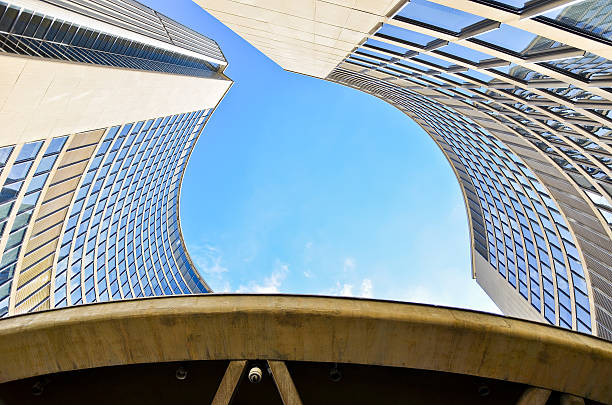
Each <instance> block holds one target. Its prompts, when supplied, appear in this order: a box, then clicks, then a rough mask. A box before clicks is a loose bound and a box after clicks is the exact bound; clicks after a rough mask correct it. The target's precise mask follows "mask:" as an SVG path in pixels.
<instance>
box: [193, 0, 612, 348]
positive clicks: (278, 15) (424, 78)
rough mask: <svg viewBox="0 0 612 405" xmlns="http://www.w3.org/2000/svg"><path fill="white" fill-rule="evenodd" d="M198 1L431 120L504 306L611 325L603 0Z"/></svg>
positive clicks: (488, 287)
mask: <svg viewBox="0 0 612 405" xmlns="http://www.w3.org/2000/svg"><path fill="white" fill-rule="evenodd" d="M196 3H198V4H200V5H201V7H202V8H204V9H206V10H207V11H209V12H210V13H211V14H212V15H213V16H215V17H217V18H218V19H219V20H220V21H221V22H223V23H225V24H226V25H227V26H228V27H229V28H231V29H233V30H234V31H235V32H236V33H238V34H239V35H241V36H242V37H243V38H244V39H245V40H247V41H248V42H250V43H251V44H253V45H254V46H255V47H257V48H259V49H260V50H261V51H262V52H264V53H265V54H266V55H267V56H268V57H270V58H271V59H272V60H274V61H275V62H276V63H278V64H279V65H280V66H281V67H283V68H284V69H285V70H287V71H291V72H295V73H300V74H305V75H309V76H312V77H315V78H319V79H325V80H329V81H334V82H336V83H340V84H344V85H348V86H350V87H354V88H356V89H359V90H361V91H364V92H367V93H369V94H372V95H375V96H377V97H379V98H381V99H383V100H384V101H387V102H390V103H391V104H393V105H395V106H396V107H397V108H399V109H400V110H402V111H403V112H404V113H406V114H407V115H408V116H409V117H410V118H412V119H413V120H415V121H416V122H417V123H419V125H421V127H423V128H424V129H425V131H426V132H427V133H428V134H429V135H430V136H431V137H432V138H433V139H434V140H435V141H436V143H437V144H438V145H439V146H440V147H441V149H442V150H443V152H444V154H445V155H446V156H447V158H448V159H449V161H450V163H451V166H453V170H454V172H455V174H458V177H459V178H460V179H461V180H460V183H461V186H462V193H463V194H464V197H465V199H466V205H467V206H469V207H470V208H469V209H470V210H471V212H470V215H469V216H468V217H469V219H470V221H471V224H470V227H471V230H470V232H471V245H472V253H473V255H472V256H473V270H472V273H473V275H476V278H477V281H478V282H479V284H481V286H482V287H483V288H484V289H485V291H486V292H487V294H488V295H489V296H491V297H492V298H493V300H494V302H496V303H497V305H498V306H499V307H500V308H502V310H503V311H504V312H505V313H508V314H515V315H521V316H527V317H528V318H530V319H540V320H545V321H546V322H549V323H552V324H556V325H562V326H564V327H567V328H571V329H574V330H580V331H584V332H589V333H594V334H597V335H599V336H602V337H605V338H607V339H612V228H611V225H612V176H611V174H610V173H611V170H612V163H611V161H610V157H609V156H610V155H611V154H612V149H611V146H610V144H609V141H608V140H609V139H610V136H612V124H611V123H612V120H611V119H610V111H612V110H611V108H612V96H610V93H609V92H608V91H607V90H606V88H607V87H609V85H610V83H611V81H612V62H611V61H610V59H611V58H612V42H610V40H609V34H610V32H611V27H612V20H611V19H610V15H609V13H608V12H607V11H606V10H607V7H608V6H609V5H608V4H607V2H606V1H605V0H583V1H577V2H576V1H567V2H558V1H552V0H551V1H548V0H545V1H542V2H538V4H535V3H533V4H532V3H526V4H525V5H524V6H522V7H520V6H518V5H516V4H515V3H512V5H510V4H504V3H502V2H494V1H486V0H484V1H480V2H473V1H468V0H458V1H455V0H429V1H428V0H412V1H388V2H359V3H356V4H354V5H353V6H351V7H349V6H347V5H343V4H337V3H334V4H328V3H324V2H314V3H308V4H306V3H303V4H302V3H300V4H299V5H298V4H279V3H276V2H271V1H262V2H258V3H257V4H246V3H245V2H243V1H241V0H230V1H213V2H199V1H198V0H196ZM453 155H454V156H453ZM455 158H456V159H455ZM478 255H480V257H478ZM474 258H476V260H474ZM480 259H482V260H480ZM479 261H480V262H481V263H480V265H479V264H478V262H479ZM496 277H497V278H496Z"/></svg>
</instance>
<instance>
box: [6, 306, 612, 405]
mask: <svg viewBox="0 0 612 405" xmlns="http://www.w3.org/2000/svg"><path fill="white" fill-rule="evenodd" d="M221 359H268V360H297V361H317V362H339V363H354V364H370V365H382V366H395V367H410V368H417V369H426V370H436V371H443V372H453V373H462V374H469V375H476V376H481V377H487V378H496V379H500V380H507V381H512V382H518V383H525V384H529V385H533V386H537V387H542V388H547V389H551V390H555V391H561V392H567V393H571V394H574V395H578V396H581V397H585V398H590V399H593V400H597V401H601V402H604V403H610V402H612V383H611V381H610V376H611V375H612V343H609V342H606V341H603V340H601V339H597V338H594V337H591V336H587V335H583V334H578V333H574V332H569V331H566V330H562V329H560V328H556V327H551V326H546V325H542V324H537V323H533V322H528V321H523V320H518V319H513V318H507V317H502V316H496V315H489V314H484V313H479V312H472V311H465V310H459V309H450V308H441V307H435V306H427V305H417V304H405V303H397V302H384V301H375V300H363V299H348V298H329V297H314V296H289V295H221V294H214V295H203V296H183V297H168V298H154V299H141V300H132V301H124V302H111V303H104V304H94V305H85V306H78V307H73V308H67V309H61V310H53V311H47V312H39V313H33V314H28V315H21V316H16V317H12V318H7V319H5V320H2V321H0V364H2V367H0V382H7V381H12V380H16V379H21V378H27V377H32V376H36V375H42V374H48V373H55V372H62V371H70V370H76V369H85V368H93V367H102V366H112V365H126V364H136V363H151V362H167V361H186V360H221Z"/></svg>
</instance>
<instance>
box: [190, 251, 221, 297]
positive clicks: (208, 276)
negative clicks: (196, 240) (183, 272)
mask: <svg viewBox="0 0 612 405" xmlns="http://www.w3.org/2000/svg"><path fill="white" fill-rule="evenodd" d="M188 251H189V255H190V256H191V259H192V260H193V262H194V264H195V265H196V267H197V268H198V270H199V271H200V273H201V274H202V276H203V277H204V280H206V282H207V283H208V284H209V285H210V286H211V288H212V289H213V291H215V292H228V291H231V286H230V283H229V281H228V280H226V279H225V273H227V272H228V269H227V267H225V266H224V265H223V256H222V254H221V251H220V250H219V249H217V248H216V247H214V246H212V245H209V244H204V245H190V246H189V247H188Z"/></svg>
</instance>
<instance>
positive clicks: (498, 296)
mask: <svg viewBox="0 0 612 405" xmlns="http://www.w3.org/2000/svg"><path fill="white" fill-rule="evenodd" d="M472 254H473V255H474V272H475V274H476V282H477V283H478V285H480V286H481V287H482V289H483V290H485V292H486V293H487V295H488V296H489V297H491V299H492V300H493V302H495V305H497V307H498V308H499V309H500V310H501V311H502V312H503V314H504V315H508V316H513V317H516V318H522V319H529V320H531V321H536V322H543V323H548V321H547V320H546V319H545V318H544V316H542V314H540V313H539V312H537V311H536V310H535V309H534V308H533V307H532V306H531V304H529V302H527V300H525V299H524V298H523V296H522V295H520V294H519V292H518V291H517V290H515V289H514V287H512V285H510V283H508V281H507V280H504V279H503V278H502V277H501V275H499V274H497V270H496V269H494V268H493V267H492V266H491V265H490V264H489V262H487V261H486V260H485V259H484V258H483V257H482V256H480V254H479V253H477V252H476V251H473V252H472ZM517 283H518V280H517Z"/></svg>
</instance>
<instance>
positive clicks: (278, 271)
mask: <svg viewBox="0 0 612 405" xmlns="http://www.w3.org/2000/svg"><path fill="white" fill-rule="evenodd" d="M288 273H289V266H288V265H287V264H284V263H281V262H280V261H277V262H276V266H275V269H274V271H273V272H272V274H270V275H269V276H268V277H265V278H264V280H263V282H262V283H256V282H253V281H252V282H250V283H249V284H248V285H246V286H245V285H241V286H240V287H239V288H238V289H237V290H236V292H238V293H258V294H276V293H278V292H279V291H280V290H279V289H280V287H281V285H282V283H283V281H284V280H285V278H287V274H288Z"/></svg>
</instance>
